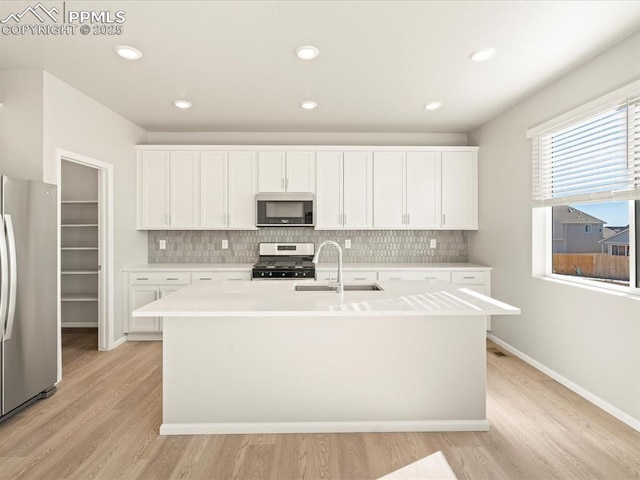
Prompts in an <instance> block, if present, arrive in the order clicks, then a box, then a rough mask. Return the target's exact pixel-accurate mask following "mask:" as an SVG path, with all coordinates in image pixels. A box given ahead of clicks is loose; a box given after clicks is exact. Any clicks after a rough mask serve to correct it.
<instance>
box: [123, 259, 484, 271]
mask: <svg viewBox="0 0 640 480" xmlns="http://www.w3.org/2000/svg"><path fill="white" fill-rule="evenodd" d="M256 261H257V259H256ZM252 267H253V263H145V264H141V265H135V266H132V267H127V268H124V269H123V271H125V272H149V271H163V272H197V271H250V270H251V268H252ZM335 268H337V263H335V262H326V263H319V264H318V265H317V266H316V270H331V269H335ZM343 268H344V270H371V271H380V270H424V269H433V270H469V269H472V270H477V269H482V270H491V267H488V266H486V265H478V264H475V263H345V264H344V266H343Z"/></svg>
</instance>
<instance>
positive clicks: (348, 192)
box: [315, 152, 373, 230]
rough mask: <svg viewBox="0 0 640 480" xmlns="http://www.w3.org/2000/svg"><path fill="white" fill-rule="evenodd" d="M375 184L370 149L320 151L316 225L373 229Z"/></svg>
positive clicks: (324, 227) (317, 168)
mask: <svg viewBox="0 0 640 480" xmlns="http://www.w3.org/2000/svg"><path fill="white" fill-rule="evenodd" d="M372 186H373V185H372V163H371V155H370V154H369V152H318V153H317V156H316V205H315V212H316V228H317V229H325V230H340V229H368V228H371V227H372V220H373V215H372V210H373V209H372V206H373V203H372Z"/></svg>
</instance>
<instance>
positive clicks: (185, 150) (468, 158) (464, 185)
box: [138, 146, 478, 230]
mask: <svg viewBox="0 0 640 480" xmlns="http://www.w3.org/2000/svg"><path fill="white" fill-rule="evenodd" d="M158 148H159V147H158V146H155V147H153V146H148V147H146V146H141V147H138V149H139V152H138V228H139V229H147V230H154V229H155V230H164V229H181V230H188V229H210V230H216V229H218V230H249V229H251V230H253V229H255V228H256V218H255V217H256V211H255V208H256V202H255V195H256V193H258V192H261V193H262V192H264V193H282V192H304V193H309V192H311V193H315V194H316V203H315V209H314V215H315V219H314V220H315V228H317V229H324V230H340V229H343V230H344V229H352V230H364V229H416V230H417V229H442V230H475V229H477V228H478V149H477V147H386V149H385V148H383V147H366V148H363V149H362V150H359V149H358V150H356V148H359V147H356V148H351V149H349V147H316V149H315V150H313V151H312V150H309V151H307V150H304V151H303V150H296V149H295V147H289V148H291V149H292V150H287V149H286V148H283V149H282V150H278V151H276V150H264V149H265V148H269V147H262V148H263V150H260V148H261V147H254V149H252V148H251V147H248V146H246V147H243V148H242V149H241V148H238V147H223V148H220V147H215V146H209V147H208V146H184V147H180V146H173V147H168V148H167V150H160V149H158Z"/></svg>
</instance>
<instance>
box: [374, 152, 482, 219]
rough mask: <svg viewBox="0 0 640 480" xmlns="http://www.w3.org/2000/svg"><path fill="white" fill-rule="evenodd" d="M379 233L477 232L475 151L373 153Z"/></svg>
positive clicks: (376, 216)
mask: <svg viewBox="0 0 640 480" xmlns="http://www.w3.org/2000/svg"><path fill="white" fill-rule="evenodd" d="M373 178H374V187H373V192H374V200H373V212H374V220H373V224H374V227H375V228H393V229H442V230H473V229H477V228H478V157H477V149H475V148H469V149H468V150H464V149H460V151H454V150H448V149H446V150H445V149H443V150H442V151H439V150H436V149H434V150H433V151H409V152H374V154H373Z"/></svg>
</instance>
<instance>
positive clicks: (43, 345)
mask: <svg viewBox="0 0 640 480" xmlns="http://www.w3.org/2000/svg"><path fill="white" fill-rule="evenodd" d="M56 188H57V187H56V186H55V185H47V184H44V183H39V182H31V181H26V180H18V179H15V178H9V177H6V176H4V175H2V176H0V326H1V327H2V331H1V332H0V336H1V339H2V342H1V344H0V362H1V363H0V400H1V404H0V408H1V411H0V413H1V415H0V421H2V420H5V419H6V418H8V417H9V416H10V415H12V414H13V413H16V412H17V411H20V410H22V408H24V407H26V406H28V405H29V404H31V403H32V402H34V401H35V400H37V399H39V398H46V397H48V396H50V395H51V394H53V392H55V387H54V384H55V382H56V380H57V345H58V335H57V328H58V327H57V295H58V287H57V285H58V281H57V275H58V269H57V265H58V235H57V228H58V227H57V223H58V222H57V217H58V208H57V190H56Z"/></svg>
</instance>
